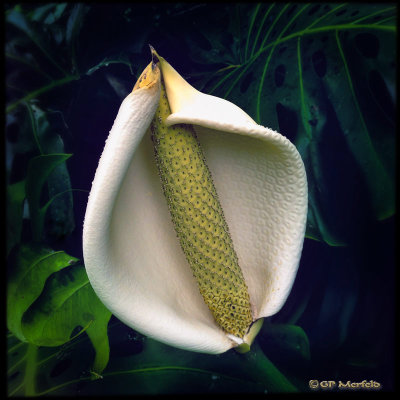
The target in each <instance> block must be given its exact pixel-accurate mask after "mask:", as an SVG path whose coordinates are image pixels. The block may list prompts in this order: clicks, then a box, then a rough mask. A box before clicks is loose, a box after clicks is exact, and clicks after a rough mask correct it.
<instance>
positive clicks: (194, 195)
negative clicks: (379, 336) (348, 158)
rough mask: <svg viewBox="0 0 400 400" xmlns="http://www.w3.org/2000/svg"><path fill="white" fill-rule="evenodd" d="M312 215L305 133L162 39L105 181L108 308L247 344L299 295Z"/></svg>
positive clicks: (111, 140) (95, 229)
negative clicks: (274, 119)
mask: <svg viewBox="0 0 400 400" xmlns="http://www.w3.org/2000/svg"><path fill="white" fill-rule="evenodd" d="M164 103H165V106H164ZM166 106H168V107H167V108H165V107H166ZM169 109H170V111H169ZM166 110H167V111H166ZM169 112H171V114H170V115H169V116H168V114H169ZM168 157H169V158H168ZM175 163H176V166H175ZM185 166H187V168H185ZM196 179H197V181H196ZM189 180H190V184H189ZM192 180H193V183H192ZM306 214H307V181H306V174H305V169H304V165H303V162H302V160H301V157H300V155H299V153H298V152H297V150H296V148H295V146H294V145H293V144H292V143H291V142H290V141H289V140H288V139H286V138H285V137H284V136H282V135H281V134H279V133H277V132H275V131H273V130H271V129H268V128H265V127H263V126H260V125H258V124H256V123H255V122H254V121H253V119H252V118H251V117H250V116H248V115H247V114H246V113H245V112H244V111H243V110H241V109H240V108H239V107H237V106H235V105H234V104H232V103H230V102H228V101H226V100H223V99H220V98H218V97H215V96H210V95H206V94H203V93H201V92H199V91H198V90H196V89H195V88H194V87H192V86H191V85H190V84H189V83H188V82H186V81H185V80H184V79H183V78H182V76H180V75H179V73H178V72H177V71H176V70H175V69H174V68H173V67H172V66H171V65H170V64H169V63H168V62H167V61H166V60H164V59H163V58H162V57H160V56H158V55H157V54H156V53H155V52H154V51H153V61H152V62H151V63H150V64H149V66H148V67H147V68H146V69H145V71H144V72H143V74H142V75H141V76H140V78H139V80H138V81H137V82H136V84H135V86H134V89H133V91H132V92H131V93H130V94H129V95H128V96H127V97H126V98H125V99H124V101H123V102H122V104H121V106H120V109H119V111H118V115H117V117H116V119H115V121H114V125H113V127H112V129H111V131H110V134H109V137H108V139H107V141H106V144H105V147H104V150H103V153H102V155H101V158H100V161H99V165H98V168H97V171H96V175H95V178H94V181H93V183H92V189H91V192H90V196H89V200H88V205H87V210H86V215H85V222H84V229H83V252H84V261H85V266H86V270H87V273H88V276H89V279H90V282H91V284H92V286H93V288H94V290H95V291H96V293H97V295H98V296H99V298H100V299H101V300H102V301H103V303H104V304H105V305H106V306H107V307H108V309H109V310H110V311H111V312H112V313H114V315H115V316H116V317H118V318H119V319H120V320H121V321H123V322H124V323H125V324H127V325H128V326H130V327H132V328H133V329H135V330H137V331H139V332H141V333H142V334H145V335H147V336H149V337H152V338H154V339H156V340H158V341H161V342H164V343H166V344H169V345H171V346H175V347H178V348H183V349H187V350H192V351H198V352H203V353H213V354H218V353H222V352H224V351H227V350H228V349H231V348H237V349H238V350H239V351H246V350H248V348H249V345H250V344H251V341H252V340H253V339H254V336H255V335H256V334H257V332H258V330H259V328H260V322H261V321H262V319H263V318H264V317H268V316H271V315H273V314H275V313H276V312H278V311H279V310H280V309H281V307H282V306H283V304H284V302H285V300H286V298H287V296H288V295H289V292H290V290H291V287H292V284H293V281H294V278H295V276H296V272H297V268H298V264H299V260H300V256H301V250H302V246H303V239H304V233H305V224H306Z"/></svg>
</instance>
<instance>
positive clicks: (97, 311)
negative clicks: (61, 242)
mask: <svg viewBox="0 0 400 400" xmlns="http://www.w3.org/2000/svg"><path fill="white" fill-rule="evenodd" d="M77 261H78V260H77V259H76V258H75V257H71V256H69V255H68V254H66V253H65V252H63V251H53V250H51V249H47V248H42V247H40V246H39V245H29V246H28V245H25V246H21V248H20V249H19V251H18V253H16V255H15V261H14V262H10V266H11V267H12V269H11V268H10V274H9V279H8V287H7V327H8V329H9V330H10V331H11V332H12V333H13V334H14V335H15V337H16V338H17V339H19V340H20V341H22V342H28V343H30V344H31V345H34V346H49V347H54V346H60V345H63V344H64V343H67V342H68V341H69V340H70V339H71V335H72V334H73V332H74V329H76V328H77V327H78V328H79V331H78V332H79V333H82V332H83V331H84V330H85V331H86V333H87V334H88V336H89V338H90V340H91V342H92V344H93V347H94V349H95V351H96V357H95V360H94V363H93V369H94V370H95V371H97V372H101V371H102V370H103V369H104V368H105V366H106V365H107V363H108V358H109V345H108V337H107V324H108V320H109V319H110V317H111V313H110V312H109V311H108V310H107V309H106V308H105V307H104V306H103V304H102V303H101V302H100V300H99V299H98V298H97V296H96V294H95V293H94V291H93V289H92V287H91V286H90V284H89V280H88V277H87V275H86V271H85V269H84V267H83V266H82V265H73V264H76V262H77ZM72 336H73V335H72Z"/></svg>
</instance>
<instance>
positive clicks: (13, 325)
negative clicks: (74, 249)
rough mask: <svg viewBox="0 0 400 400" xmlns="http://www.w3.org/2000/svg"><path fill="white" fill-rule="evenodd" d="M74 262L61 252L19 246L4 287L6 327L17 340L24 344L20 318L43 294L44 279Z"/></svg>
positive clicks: (73, 259) (24, 339) (74, 260)
mask: <svg viewBox="0 0 400 400" xmlns="http://www.w3.org/2000/svg"><path fill="white" fill-rule="evenodd" d="M76 261H77V259H76V258H75V257H71V256H70V255H68V254H66V253H65V252H63V251H53V250H51V249H46V248H41V247H39V246H32V245H29V246H28V245H25V246H21V248H20V249H19V251H18V253H17V254H16V255H15V262H10V264H9V273H8V285H7V327H8V329H9V330H10V331H11V332H13V333H14V334H15V336H16V337H17V338H18V339H19V340H22V341H27V339H26V337H25V335H24V334H23V332H22V326H21V320H22V316H23V315H24V313H25V312H26V310H27V309H28V308H29V307H30V306H31V304H32V303H33V302H34V301H35V300H36V299H37V298H38V297H39V295H40V294H41V293H42V290H43V288H44V285H45V282H46V280H47V278H48V277H49V276H50V275H51V274H52V273H53V272H56V271H59V270H61V269H63V268H65V267H68V266H70V265H72V264H74V263H75V262H76Z"/></svg>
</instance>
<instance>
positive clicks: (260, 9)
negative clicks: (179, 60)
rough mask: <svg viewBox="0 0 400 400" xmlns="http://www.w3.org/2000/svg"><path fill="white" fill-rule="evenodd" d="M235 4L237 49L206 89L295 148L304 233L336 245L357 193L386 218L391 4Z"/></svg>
mask: <svg viewBox="0 0 400 400" xmlns="http://www.w3.org/2000/svg"><path fill="white" fill-rule="evenodd" d="M238 7H243V9H242V13H243V14H244V16H245V17H244V18H242V23H243V24H244V25H245V28H244V32H246V35H243V34H242V36H241V37H236V38H237V40H239V41H240V43H241V46H240V48H241V51H240V52H238V53H237V55H236V58H235V60H234V61H233V62H231V63H230V65H228V66H227V67H226V68H223V69H220V72H219V73H218V74H217V75H214V76H213V77H212V79H211V81H209V83H208V85H206V87H205V90H206V91H208V92H209V93H212V94H215V95H217V96H221V97H224V98H227V99H229V100H231V101H233V102H234V103H235V104H237V105H239V106H240V107H242V108H243V109H244V110H246V111H247V112H248V113H249V114H250V115H251V116H253V117H254V118H255V119H256V120H257V122H259V123H261V124H262V125H265V126H268V127H270V128H272V129H275V130H278V131H280V132H281V133H282V134H284V135H286V136H288V137H289V139H291V140H292V141H294V142H295V144H296V146H297V148H298V149H299V151H300V153H301V155H302V157H303V160H304V162H305V165H306V169H307V177H308V182H309V216H308V226H307V235H308V236H309V237H312V238H316V239H322V240H324V241H326V242H327V243H329V244H331V245H342V244H345V243H347V242H348V240H350V238H351V236H352V232H349V230H350V227H349V225H348V223H347V224H346V221H351V217H352V216H351V215H348V210H349V208H350V206H349V202H352V201H355V202H359V199H358V197H361V198H362V197H363V196H364V198H362V200H363V201H364V203H365V204H367V206H366V207H367V208H368V207H370V209H371V213H372V214H373V215H374V216H375V218H376V219H383V218H387V217H389V216H391V215H393V213H394V183H393V178H394V162H395V159H394V151H393V149H394V140H395V136H394V121H393V119H394V100H393V98H391V97H390V93H391V92H393V88H394V86H395V69H394V65H395V60H394V55H395V51H394V46H395V44H394V43H395V42H394V40H395V30H396V28H395V25H394V21H395V20H394V18H395V16H396V13H395V7H394V6H393V5H388V4H383V5H380V4H362V5H360V4H316V5H313V4H290V3H279V4H262V5H259V4H258V5H256V4H254V5H251V6H238ZM242 28H243V27H242ZM242 32H243V30H242ZM192 44H193V43H192ZM192 47H193V51H196V50H195V49H196V47H194V46H192ZM200 54H203V53H200ZM243 54H244V56H243ZM215 56H216V57H215ZM204 59H205V60H207V58H206V56H205V58H204ZM213 61H214V62H218V61H221V62H224V59H223V58H222V57H220V58H219V57H218V53H216V54H214V57H213ZM228 67H229V68H228ZM333 171H334V172H333ZM333 173H335V174H336V177H334V175H333ZM337 176H339V177H337ZM359 181H360V182H361V183H359ZM355 183H356V184H355ZM360 185H361V189H360ZM362 185H364V186H365V192H364V191H363V190H364V187H363V186H362ZM345 190H346V191H347V196H344V195H343V194H342V193H341V192H345ZM368 212H369V209H368V210H366V211H365V213H368ZM364 217H365V216H364Z"/></svg>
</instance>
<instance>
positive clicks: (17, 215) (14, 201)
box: [7, 180, 25, 254]
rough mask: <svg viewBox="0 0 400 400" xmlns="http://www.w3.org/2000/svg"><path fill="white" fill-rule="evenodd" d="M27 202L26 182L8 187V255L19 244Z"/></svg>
mask: <svg viewBox="0 0 400 400" xmlns="http://www.w3.org/2000/svg"><path fill="white" fill-rule="evenodd" d="M24 200H25V180H22V181H19V182H16V183H13V184H11V185H8V186H7V254H9V252H10V250H11V249H12V248H13V247H14V245H16V244H17V243H19V241H20V238H21V232H22V217H23V207H24Z"/></svg>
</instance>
